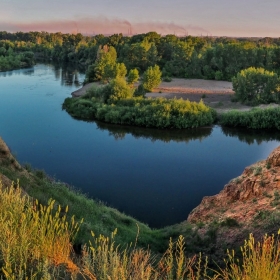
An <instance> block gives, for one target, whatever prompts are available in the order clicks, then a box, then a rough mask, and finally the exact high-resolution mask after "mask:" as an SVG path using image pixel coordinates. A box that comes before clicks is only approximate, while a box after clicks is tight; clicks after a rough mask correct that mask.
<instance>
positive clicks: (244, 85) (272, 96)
mask: <svg viewBox="0 0 280 280" xmlns="http://www.w3.org/2000/svg"><path fill="white" fill-rule="evenodd" d="M232 85H233V90H234V91H235V96H236V97H237V99H238V100H240V101H241V102H251V103H254V104H261V103H269V102H279V101H280V81H279V77H278V75H277V74H276V73H274V72H270V71H267V70H265V69H263V68H255V67H250V68H247V69H245V70H242V71H241V72H239V73H238V74H237V76H236V77H234V78H233V79H232Z"/></svg>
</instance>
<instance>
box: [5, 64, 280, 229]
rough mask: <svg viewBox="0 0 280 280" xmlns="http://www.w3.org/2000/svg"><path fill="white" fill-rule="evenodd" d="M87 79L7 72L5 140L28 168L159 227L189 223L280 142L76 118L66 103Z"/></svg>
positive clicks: (64, 73)
mask: <svg viewBox="0 0 280 280" xmlns="http://www.w3.org/2000/svg"><path fill="white" fill-rule="evenodd" d="M83 79H84V74H81V73H79V72H78V71H75V70H74V69H69V68H68V69H67V68H64V69H61V68H59V67H58V68H55V67H54V66H52V65H44V64H39V65H36V66H35V67H34V68H32V69H24V70H16V71H12V72H3V73H0V136H1V137H2V138H3V139H4V141H5V142H6V143H7V144H8V146H9V147H10V148H11V150H12V152H13V153H14V154H15V155H16V156H17V159H18V160H19V161H20V162H21V163H25V162H28V163H30V164H31V165H32V166H33V167H34V168H38V169H44V170H45V171H46V172H47V173H48V174H49V175H51V176H54V177H55V178H56V179H58V180H61V181H64V182H67V183H69V184H72V185H74V186H75V187H77V188H79V189H81V190H82V191H83V192H85V193H87V194H88V195H89V196H90V197H92V198H98V199H100V200H102V201H104V202H106V203H107V204H108V205H109V206H113V207H116V208H117V209H119V210H120V211H124V212H125V213H127V214H129V215H132V216H134V217H136V218H137V219H139V220H141V221H143V222H146V223H148V224H149V225H150V226H152V227H162V226H165V225H170V224H174V223H177V222H181V221H183V220H184V219H186V218H187V216H188V213H189V212H190V211H191V210H192V209H193V208H194V207H195V206H197V205H198V204H199V203H200V201H201V199H202V197H203V196H207V195H214V194H216V193H218V192H219V191H220V190H221V189H222V188H223V186H224V185H225V184H226V183H227V182H228V181H229V180H230V179H232V178H234V177H236V176H238V175H240V174H241V172H242V171H243V169H244V167H246V166H248V165H250V164H252V163H254V162H256V161H258V160H261V159H264V158H266V157H267V155H268V154H269V153H270V152H271V151H272V150H273V149H274V148H275V147H277V146H278V145H279V140H280V136H279V133H263V132H252V131H246V130H234V129H222V128H221V127H219V126H215V127H213V128H203V129H197V130H181V131H176V130H175V131H174V130H167V131H165V130H155V129H144V128H136V127H121V126H116V125H107V124H102V123H95V122H83V121H78V120H75V119H73V118H71V117H70V116H69V115H68V114H67V113H66V112H65V111H62V110H61V104H62V103H63V101H64V99H65V98H66V97H68V96H70V94H71V92H72V91H74V90H75V89H77V87H79V83H80V82H82V81H83Z"/></svg>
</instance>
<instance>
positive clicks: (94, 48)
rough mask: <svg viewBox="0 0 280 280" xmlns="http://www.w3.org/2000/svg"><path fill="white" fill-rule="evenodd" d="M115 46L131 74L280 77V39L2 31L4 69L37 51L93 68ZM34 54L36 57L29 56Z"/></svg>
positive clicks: (1, 62)
mask: <svg viewBox="0 0 280 280" xmlns="http://www.w3.org/2000/svg"><path fill="white" fill-rule="evenodd" d="M105 45H106V46H108V47H113V48H114V49H115V50H116V54H117V62H118V63H124V64H125V66H126V68H127V70H128V71H129V70H131V69H134V68H136V69H138V71H139V73H140V74H141V73H143V72H145V71H146V70H147V69H148V67H150V66H154V65H156V64H157V65H158V66H159V67H160V69H161V71H162V77H163V78H164V77H181V78H203V79H216V80H228V81H231V79H232V78H233V77H234V76H236V75H237V73H238V72H240V71H241V70H243V69H246V68H248V67H256V68H259V67H261V68H264V69H266V70H268V71H274V72H276V73H278V74H279V69H280V39H279V38H229V37H193V36H185V37H177V36H175V35H172V34H170V35H165V36H161V35H160V34H158V33H156V32H149V33H146V34H137V35H133V36H131V37H128V36H124V35H123V34H113V35H111V36H107V37H106V36H104V35H102V34H99V35H95V36H84V35H82V34H81V33H78V34H62V33H60V32H58V33H48V32H28V33H24V32H16V33H9V32H6V31H1V32H0V67H1V68H0V69H1V70H2V71H4V70H5V69H6V68H4V67H3V65H4V64H5V62H4V61H5V60H7V59H8V57H10V56H11V54H12V53H13V54H24V53H26V52H32V53H34V58H35V59H36V60H38V59H47V60H52V61H56V62H60V63H61V62H73V63H77V64H80V65H83V66H85V67H88V66H90V65H92V64H93V63H94V62H95V61H96V59H97V56H98V51H99V49H100V46H105ZM28 54H30V53H28Z"/></svg>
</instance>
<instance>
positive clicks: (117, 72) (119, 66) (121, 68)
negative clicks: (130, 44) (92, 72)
mask: <svg viewBox="0 0 280 280" xmlns="http://www.w3.org/2000/svg"><path fill="white" fill-rule="evenodd" d="M126 74H127V70H126V67H125V65H124V63H116V65H115V67H114V72H113V75H112V78H125V76H126Z"/></svg>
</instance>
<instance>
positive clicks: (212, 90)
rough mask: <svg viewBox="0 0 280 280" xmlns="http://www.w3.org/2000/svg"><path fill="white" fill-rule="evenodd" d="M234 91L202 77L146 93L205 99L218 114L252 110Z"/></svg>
mask: <svg viewBox="0 0 280 280" xmlns="http://www.w3.org/2000/svg"><path fill="white" fill-rule="evenodd" d="M93 85H95V86H99V85H100V83H99V82H94V83H89V84H86V85H85V86H83V87H81V88H80V89H78V90H76V91H74V92H72V93H71V95H72V97H80V96H83V95H84V94H85V93H86V92H87V90H88V89H90V88H91V87H92V86H93ZM233 96H234V91H233V89H232V83H231V82H226V81H215V80H202V79H180V78H173V79H172V81H171V82H161V84H160V85H159V86H158V87H157V88H155V89H154V90H153V92H150V93H146V97H152V98H157V97H165V98H167V99H172V98H182V99H183V100H190V101H195V102H199V101H200V100H201V99H203V102H204V104H205V105H207V106H209V107H211V108H213V109H215V110H216V112H217V113H218V114H222V113H227V112H229V111H231V110H238V111H244V112H245V111H250V110H251V109H252V107H251V106H247V105H244V104H242V103H240V102H232V98H233ZM279 106H280V105H279V104H262V105H259V106H255V107H254V108H260V109H266V108H269V107H272V108H275V107H279Z"/></svg>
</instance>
